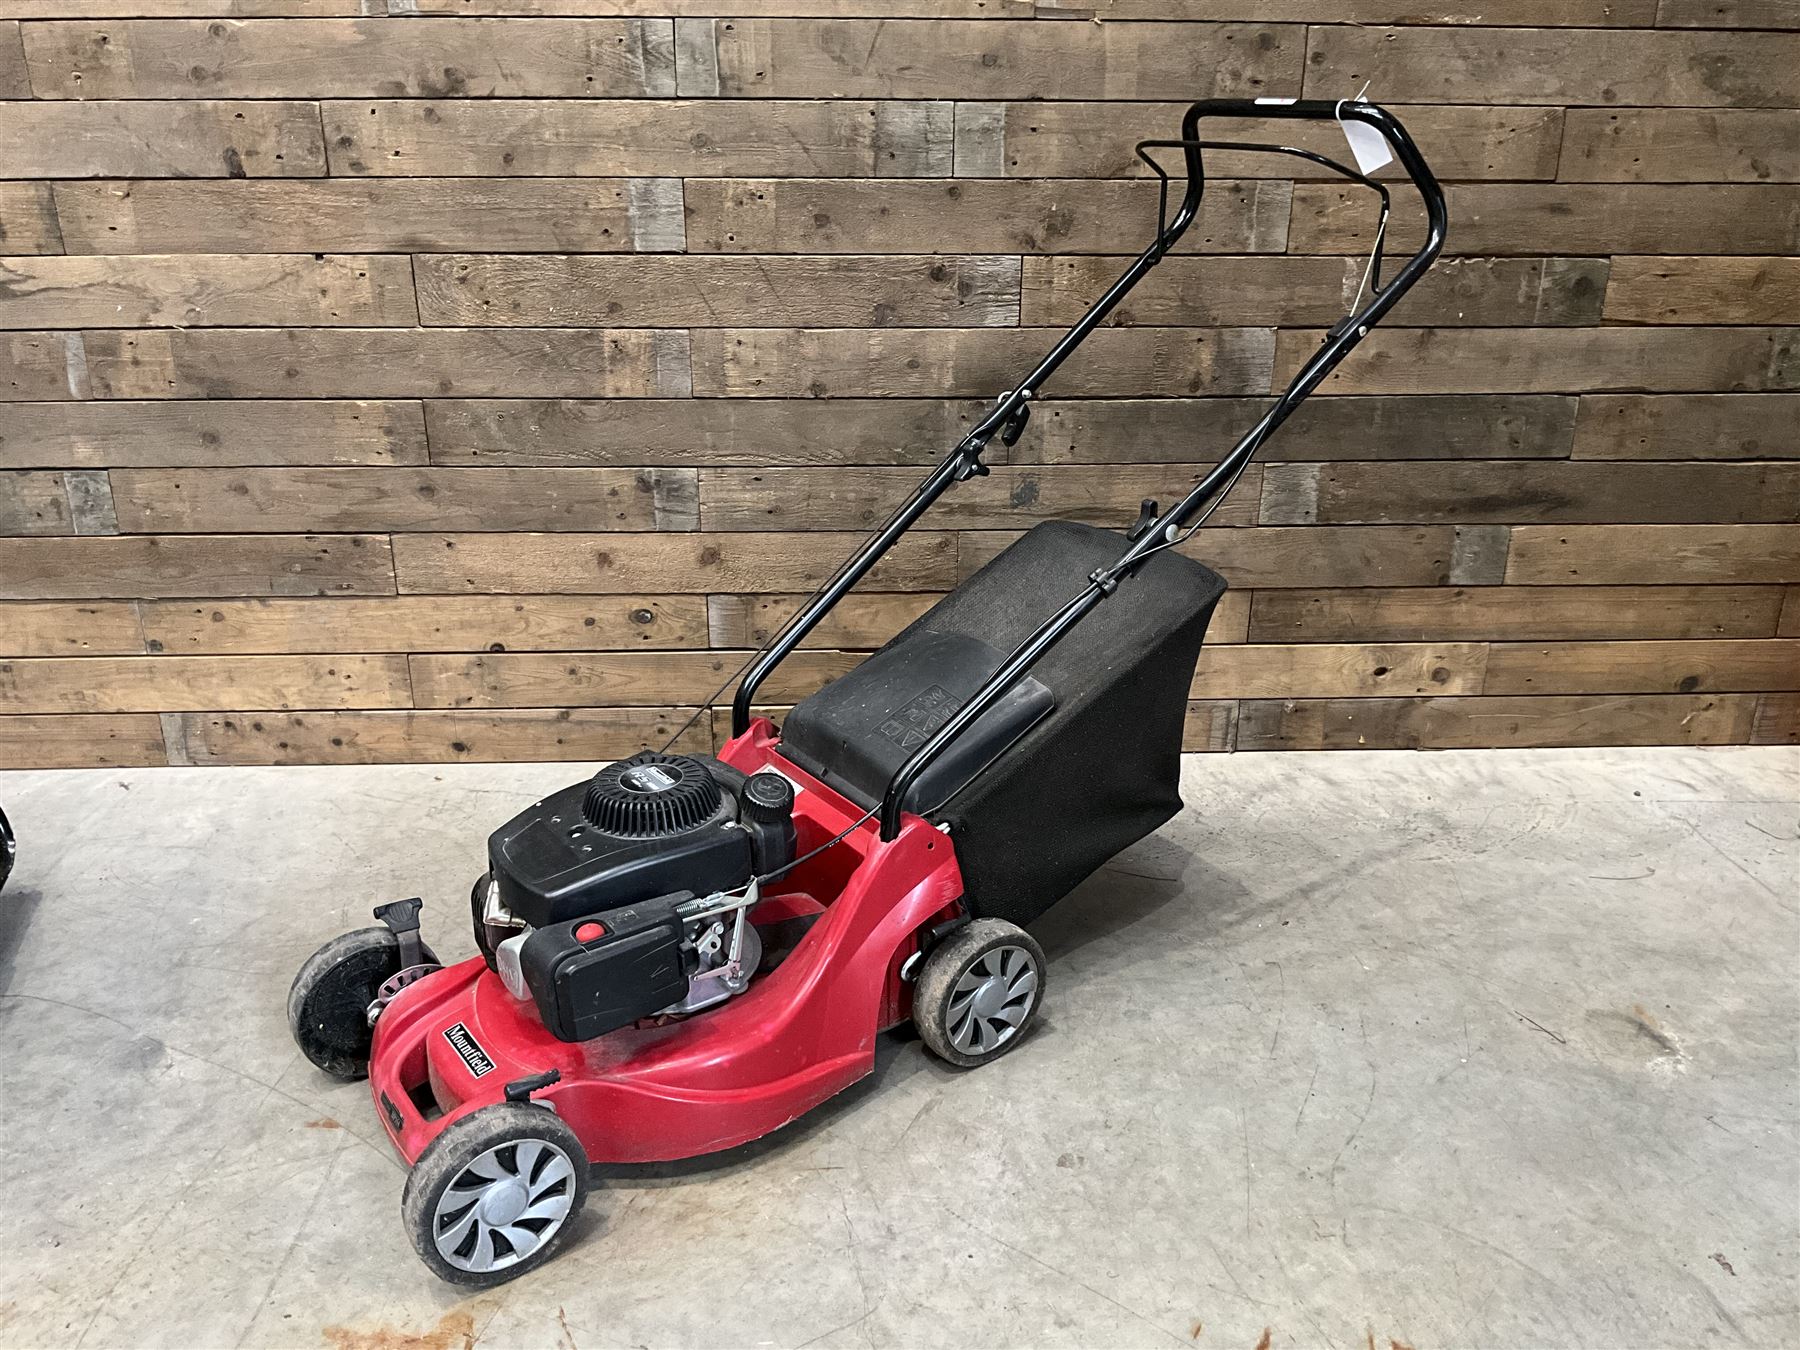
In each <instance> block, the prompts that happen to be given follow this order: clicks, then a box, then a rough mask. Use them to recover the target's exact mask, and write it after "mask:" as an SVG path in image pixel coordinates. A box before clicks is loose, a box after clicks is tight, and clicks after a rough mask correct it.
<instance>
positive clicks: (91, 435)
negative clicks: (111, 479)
mask: <svg viewBox="0 0 1800 1350" xmlns="http://www.w3.org/2000/svg"><path fill="white" fill-rule="evenodd" d="M424 462H425V417H424V413H423V410H422V409H421V407H420V405H419V404H417V403H402V402H388V403H383V402H372V401H367V400H360V399H357V400H348V399H346V400H323V399H292V400H270V401H267V402H231V401H229V400H218V401H214V400H205V399H202V400H193V401H187V400H180V399H169V400H155V399H153V400H147V401H143V402H121V403H11V404H8V403H0V468H21V469H25V468H39V467H50V466H67V467H69V468H84V469H106V468H124V467H139V468H142V467H152V466H158V465H169V466H198V465H217V466H224V465H252V464H373V465H395V464H423V463H424Z"/></svg>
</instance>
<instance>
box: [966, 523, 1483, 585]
mask: <svg viewBox="0 0 1800 1350" xmlns="http://www.w3.org/2000/svg"><path fill="white" fill-rule="evenodd" d="M1458 535H1459V532H1458V531H1457V530H1455V529H1453V528H1451V527H1450V526H1447V525H1420V526H1399V525H1385V526H1381V525H1376V526H1358V527H1343V526H1317V525H1315V526H1310V527H1307V528H1304V529H1284V528H1280V527H1277V526H1271V525H1259V526H1257V527H1256V528H1254V529H1247V530H1246V529H1212V528H1207V529H1203V530H1201V531H1200V532H1199V533H1198V534H1196V535H1195V536H1194V537H1193V538H1192V539H1191V540H1189V541H1188V542H1187V543H1186V544H1184V545H1182V546H1181V551H1182V552H1183V553H1185V554H1187V555H1188V556H1189V557H1191V558H1197V559H1198V560H1199V561H1201V562H1203V563H1205V564H1206V565H1207V566H1208V567H1211V568H1213V569H1214V570H1215V571H1217V572H1218V573H1219V574H1220V575H1221V576H1223V577H1224V578H1225V579H1226V581H1228V582H1230V583H1231V584H1232V585H1233V586H1242V587H1244V588H1246V589H1251V590H1258V591H1260V590H1262V589H1263V588H1265V587H1276V588H1283V589H1286V588H1298V589H1309V590H1310V589H1317V588H1320V587H1331V586H1443V585H1447V584H1450V583H1452V582H1458V583H1461V584H1470V585H1484V584H1487V582H1488V581H1489V580H1492V581H1494V582H1498V581H1499V579H1500V578H1499V577H1498V576H1495V577H1492V578H1485V577H1483V578H1464V577H1461V576H1457V575H1455V574H1456V573H1457V572H1458V571H1459V563H1461V562H1462V560H1463V550H1462V548H1461V547H1460V546H1459V540H1458ZM1017 537H1018V535H1017V533H1015V532H1011V531H973V530H972V531H968V532H965V533H964V534H962V535H961V536H959V538H960V539H961V568H960V570H961V574H962V575H963V576H964V577H967V576H969V575H971V574H973V573H974V572H975V570H976V569H977V568H979V567H981V566H982V565H983V564H985V563H987V562H988V561H989V560H990V559H991V558H993V557H994V555H995V554H997V553H999V552H1000V550H1001V549H1003V548H1005V547H1006V546H1007V545H1008V544H1010V543H1011V542H1012V541H1013V540H1014V539H1016V538H1017Z"/></svg>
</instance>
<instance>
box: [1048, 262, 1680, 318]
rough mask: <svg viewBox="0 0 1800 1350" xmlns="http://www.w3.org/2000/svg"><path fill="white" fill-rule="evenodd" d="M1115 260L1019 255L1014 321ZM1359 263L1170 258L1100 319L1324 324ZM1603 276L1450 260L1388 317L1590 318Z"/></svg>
mask: <svg viewBox="0 0 1800 1350" xmlns="http://www.w3.org/2000/svg"><path fill="white" fill-rule="evenodd" d="M1122 261H1123V260H1122V259H1118V258H1083V257H1067V258H1065V257H1055V258H1027V259H1025V264H1024V291H1025V294H1024V305H1023V309H1022V317H1021V322H1023V323H1025V324H1044V325H1054V324H1072V323H1074V322H1075V321H1076V320H1077V319H1079V318H1080V317H1081V316H1082V315H1083V314H1084V313H1085V312H1086V311H1087V309H1088V307H1089V306H1090V305H1092V304H1093V303H1094V301H1096V300H1098V299H1099V298H1100V296H1101V295H1102V294H1104V293H1105V291H1106V289H1107V287H1108V286H1110V285H1112V283H1113V282H1114V280H1116V279H1117V277H1118V275H1119V273H1120V272H1121V271H1122V270H1123V268H1122V266H1121V263H1122ZM1367 270H1368V261H1367V259H1366V258H1174V259H1170V260H1167V261H1165V262H1163V263H1162V264H1161V265H1160V266H1159V267H1158V268H1157V269H1156V270H1155V271H1154V272H1152V273H1151V274H1150V275H1149V276H1148V277H1146V278H1145V279H1144V280H1143V281H1142V282H1140V283H1139V284H1138V287H1137V289H1135V290H1134V291H1132V292H1131V294H1130V295H1128V296H1126V297H1125V299H1124V300H1123V301H1122V302H1121V303H1120V304H1119V306H1118V308H1116V309H1115V310H1114V311H1113V312H1112V314H1111V315H1110V316H1109V318H1108V322H1109V323H1119V324H1192V325H1200V326H1204V327H1227V326H1231V325H1235V324H1325V325H1330V324H1333V323H1336V322H1337V321H1338V320H1339V319H1340V318H1342V317H1343V316H1344V315H1345V314H1348V313H1349V312H1350V311H1351V309H1352V307H1353V306H1354V305H1355V303H1356V299H1357V296H1358V294H1359V293H1360V291H1361V288H1362V285H1363V280H1364V276H1365V273H1366V272H1367ZM1606 276H1607V260H1606V259H1604V258H1468V259H1455V258H1453V259H1450V260H1448V261H1445V262H1440V263H1438V264H1437V266H1436V267H1434V268H1433V269H1432V270H1431V271H1429V272H1427V273H1426V274H1425V276H1424V277H1423V278H1422V279H1421V280H1420V282H1419V284H1418V285H1417V286H1416V287H1415V288H1414V289H1413V290H1412V291H1410V292H1409V293H1408V294H1407V296H1406V298H1405V299H1404V300H1403V301H1401V303H1400V305H1399V306H1398V308H1397V310H1396V320H1395V321H1396V322H1399V323H1406V324H1470V325H1475V324H1479V325H1509V324H1524V325H1542V324H1593V323H1598V322H1599V320H1600V304H1601V298H1602V296H1603V295H1604V294H1605V293H1606ZM1609 317H1610V316H1609ZM1702 322H1704V320H1702Z"/></svg>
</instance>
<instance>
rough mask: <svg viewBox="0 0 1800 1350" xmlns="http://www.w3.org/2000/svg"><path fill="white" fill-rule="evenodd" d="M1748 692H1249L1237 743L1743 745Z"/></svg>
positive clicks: (1249, 746)
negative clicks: (1361, 695) (1253, 695)
mask: <svg viewBox="0 0 1800 1350" xmlns="http://www.w3.org/2000/svg"><path fill="white" fill-rule="evenodd" d="M1755 702H1756V700H1755V699H1754V698H1753V697H1750V696H1748V695H1743V694H1697V695H1690V696H1686V697H1683V696H1679V695H1644V696H1638V697H1629V696H1627V697H1623V698H1622V697H1619V696H1617V695H1587V696H1577V697H1556V696H1549V697H1531V698H1413V699H1356V698H1345V699H1316V700H1280V699H1267V700H1256V699H1247V700H1245V701H1244V702H1243V703H1241V704H1239V705H1238V730H1237V748H1238V749H1240V750H1358V749H1368V750H1474V749H1486V748H1488V747H1500V748H1527V747H1532V746H1559V745H1560V746H1579V745H1739V744H1742V743H1743V742H1744V740H1745V738H1746V737H1747V736H1748V735H1749V732H1750V721H1751V716H1752V710H1753V708H1754V706H1755Z"/></svg>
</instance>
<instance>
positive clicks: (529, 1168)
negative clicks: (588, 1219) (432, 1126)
mask: <svg viewBox="0 0 1800 1350" xmlns="http://www.w3.org/2000/svg"><path fill="white" fill-rule="evenodd" d="M587 1192H588V1160H587V1151H586V1150H585V1149H583V1148H582V1147H581V1141H580V1140H579V1139H577V1138H576V1137H575V1131H573V1130H571V1129H570V1128H569V1127H568V1126H567V1125H566V1124H564V1123H563V1121H562V1118H561V1117H560V1116H558V1115H557V1114H556V1113H555V1112H554V1111H551V1110H549V1109H547V1108H546V1107H542V1106H534V1105H532V1104H531V1103H529V1102H502V1103H499V1104H497V1105H494V1106H484V1107H482V1108H481V1109H480V1110H479V1111H475V1112H473V1113H471V1114H469V1115H467V1116H464V1117H463V1118H462V1119H461V1120H459V1121H457V1122H456V1123H455V1124H453V1125H451V1126H450V1127H449V1128H448V1129H446V1130H445V1131H444V1132H443V1133H442V1134H440V1135H439V1136H438V1137H437V1138H436V1139H434V1140H432V1141H431V1144H430V1145H429V1146H428V1147H427V1148H426V1150H425V1152H424V1153H423V1154H421V1155H420V1157H419V1161H418V1163H417V1165H416V1166H415V1167H414V1168H413V1170H412V1173H411V1175H409V1176H408V1177H407V1179H406V1191H405V1193H404V1194H403V1195H402V1196H401V1197H400V1217H401V1219H402V1221H403V1222H404V1223H405V1224H406V1235H407V1236H408V1237H409V1238H411V1239H412V1244H413V1250H415V1251H416V1252H418V1253H419V1259H420V1260H421V1261H423V1262H424V1263H425V1264H426V1265H427V1266H429V1267H430V1268H431V1272H432V1274H434V1275H436V1276H437V1277H438V1278H439V1279H440V1280H445V1281H447V1282H449V1283H450V1284H457V1285H463V1286H465V1287H467V1288H472V1289H486V1288H490V1287H492V1286H493V1285H496V1284H504V1283H505V1282H506V1281H507V1280H511V1279H515V1278H517V1277H518V1276H520V1275H523V1274H524V1273H525V1272H526V1271H528V1270H531V1269H533V1268H535V1267H537V1266H540V1265H542V1264H543V1263H544V1262H546V1261H548V1260H549V1259H550V1258H551V1257H553V1256H555V1255H556V1253H557V1252H558V1251H560V1250H561V1249H562V1247H563V1245H564V1244H565V1243H566V1242H567V1241H568V1239H569V1234H570V1233H571V1232H573V1231H574V1228H575V1220H576V1219H577V1218H578V1217H579V1216H580V1214H581V1208H582V1206H583V1205H585V1204H586V1203H587Z"/></svg>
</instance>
